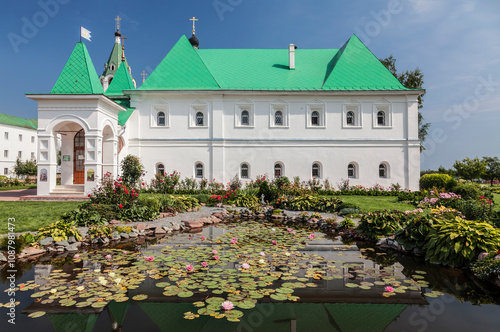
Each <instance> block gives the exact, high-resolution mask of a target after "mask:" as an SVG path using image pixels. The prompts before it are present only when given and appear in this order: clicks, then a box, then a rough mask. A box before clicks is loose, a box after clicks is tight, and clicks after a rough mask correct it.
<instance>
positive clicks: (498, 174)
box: [481, 157, 500, 185]
mask: <svg viewBox="0 0 500 332" xmlns="http://www.w3.org/2000/svg"><path fill="white" fill-rule="evenodd" d="M482 161H483V162H484V163H485V164H486V171H485V172H484V173H483V175H482V176H481V177H482V178H483V179H484V180H488V181H490V185H493V181H494V180H500V159H498V157H483V160H482Z"/></svg>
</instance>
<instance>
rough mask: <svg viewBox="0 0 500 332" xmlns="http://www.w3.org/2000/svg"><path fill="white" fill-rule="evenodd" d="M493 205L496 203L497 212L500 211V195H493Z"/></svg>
mask: <svg viewBox="0 0 500 332" xmlns="http://www.w3.org/2000/svg"><path fill="white" fill-rule="evenodd" d="M493 203H495V210H498V211H500V194H493Z"/></svg>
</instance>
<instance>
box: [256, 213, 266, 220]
mask: <svg viewBox="0 0 500 332" xmlns="http://www.w3.org/2000/svg"><path fill="white" fill-rule="evenodd" d="M265 217H266V216H265V215H264V214H263V213H259V214H258V215H257V218H259V219H264V218H265Z"/></svg>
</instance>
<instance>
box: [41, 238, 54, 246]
mask: <svg viewBox="0 0 500 332" xmlns="http://www.w3.org/2000/svg"><path fill="white" fill-rule="evenodd" d="M52 242H54V238H52V237H50V236H49V237H46V238H43V239H41V240H40V241H39V242H38V243H40V245H41V246H48V245H51V244H52Z"/></svg>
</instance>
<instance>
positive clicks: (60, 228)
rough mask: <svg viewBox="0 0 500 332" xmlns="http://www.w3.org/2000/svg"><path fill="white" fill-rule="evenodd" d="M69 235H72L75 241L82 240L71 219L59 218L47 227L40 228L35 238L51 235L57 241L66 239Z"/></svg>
mask: <svg viewBox="0 0 500 332" xmlns="http://www.w3.org/2000/svg"><path fill="white" fill-rule="evenodd" d="M71 236H74V237H75V239H76V240H77V241H81V240H82V234H81V233H80V231H79V230H78V229H77V228H76V227H75V226H74V224H73V222H72V221H64V220H59V221H56V222H55V223H52V224H50V225H49V226H47V227H42V228H40V229H39V230H38V233H37V234H36V240H37V241H38V240H41V239H43V238H46V237H52V238H53V239H54V241H56V242H57V241H62V240H67V239H68V238H69V237H71Z"/></svg>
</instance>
